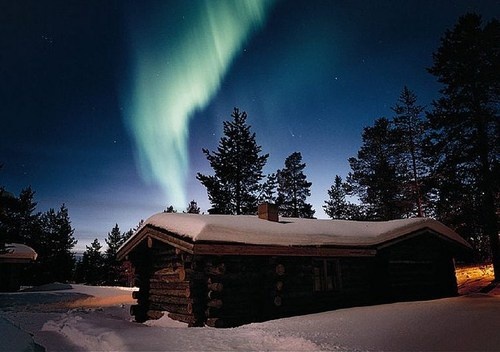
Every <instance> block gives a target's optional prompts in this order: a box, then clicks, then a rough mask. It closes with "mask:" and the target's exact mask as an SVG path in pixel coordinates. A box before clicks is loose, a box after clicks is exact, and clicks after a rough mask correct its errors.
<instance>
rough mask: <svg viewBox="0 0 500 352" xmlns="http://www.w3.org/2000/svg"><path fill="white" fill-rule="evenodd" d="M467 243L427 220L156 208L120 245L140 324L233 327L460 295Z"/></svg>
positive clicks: (261, 210)
mask: <svg viewBox="0 0 500 352" xmlns="http://www.w3.org/2000/svg"><path fill="white" fill-rule="evenodd" d="M469 249H470V245H469V244H468V243H467V242H466V241H465V240H464V239H463V238H462V237H460V236H459V235H458V234H457V233H456V232H454V231H453V230H451V229H450V228H448V227H446V226H445V225H443V224H441V223H440V222H438V221H436V220H433V219H429V218H412V219H402V220H393V221H386V222H367V221H348V220H317V219H297V218H281V219H278V215H277V210H276V208H275V207H274V206H272V205H269V204H264V205H261V206H260V207H259V216H248V215H199V214H184V213H183V214H177V213H159V214H156V215H153V216H152V217H150V218H149V219H148V220H147V221H145V222H144V225H143V226H142V227H141V228H140V229H139V230H138V231H137V232H136V233H135V234H134V235H133V236H132V237H131V238H129V239H128V240H127V242H125V243H124V244H123V245H122V246H121V247H120V249H119V251H118V259H119V260H123V259H128V260H130V261H131V262H132V264H133V266H134V268H135V273H136V280H135V285H136V286H137V287H138V288H139V290H138V291H135V292H133V297H134V298H135V299H136V300H137V304H136V305H133V306H132V307H131V314H132V315H133V316H134V317H135V320H136V321H138V322H143V321H146V320H149V319H158V318H160V317H162V316H163V315H164V314H168V316H169V317H170V318H172V319H175V320H178V321H181V322H185V323H187V324H188V325H189V326H204V325H208V326H213V327H233V326H238V325H242V324H245V323H250V322H258V321H264V320H269V319H275V318H281V317H286V316H292V315H299V314H308V313H314V312H321V311H325V310H331V309H336V308H341V307H351V306H357V305H367V304H378V303H386V302H395V301H404V300H422V299H434V298H441V297H449V296H454V295H457V282H456V277H455V267H454V258H455V257H456V256H458V255H461V254H463V253H467V251H468V250H469Z"/></svg>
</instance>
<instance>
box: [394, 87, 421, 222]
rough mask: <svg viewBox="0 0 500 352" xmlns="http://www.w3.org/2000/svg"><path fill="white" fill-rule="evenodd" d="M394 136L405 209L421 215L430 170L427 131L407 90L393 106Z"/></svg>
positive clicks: (413, 94) (413, 99)
mask: <svg viewBox="0 0 500 352" xmlns="http://www.w3.org/2000/svg"><path fill="white" fill-rule="evenodd" d="M392 110H393V111H394V112H395V114H396V115H395V116H394V119H393V126H394V128H393V134H394V138H395V145H396V153H398V155H399V162H401V163H402V165H401V167H402V172H403V173H404V174H403V182H404V183H403V185H402V191H403V193H404V199H405V200H406V202H407V207H408V208H409V209H411V211H412V213H414V214H415V215H417V216H419V217H422V216H424V204H425V203H426V199H427V197H426V191H425V187H424V181H425V178H426V177H427V176H428V174H429V167H428V164H427V163H426V159H425V157H424V150H425V138H426V129H425V121H424V120H423V116H422V113H423V111H424V107H423V106H421V105H418V104H417V96H416V95H415V93H413V92H412V91H411V90H410V89H408V87H406V86H405V87H404V88H403V91H402V92H401V95H400V97H399V99H398V101H397V103H396V105H395V106H393V107H392Z"/></svg>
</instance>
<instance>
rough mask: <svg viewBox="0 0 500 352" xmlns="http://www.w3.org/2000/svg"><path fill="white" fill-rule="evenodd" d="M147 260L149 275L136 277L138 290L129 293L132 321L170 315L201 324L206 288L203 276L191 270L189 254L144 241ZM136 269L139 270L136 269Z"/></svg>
mask: <svg viewBox="0 0 500 352" xmlns="http://www.w3.org/2000/svg"><path fill="white" fill-rule="evenodd" d="M147 255H148V256H149V258H150V260H151V265H150V270H149V275H148V277H147V278H146V277H145V278H139V280H138V287H139V291H136V292H134V293H133V297H134V298H135V299H137V305H134V306H132V308H131V313H132V314H133V315H134V316H135V320H136V321H139V322H141V321H145V320H148V319H159V318H161V317H163V316H164V315H165V314H167V315H168V316H169V317H170V318H172V319H175V320H178V321H181V322H185V323H187V324H188V325H189V326H201V325H203V324H204V321H205V316H204V312H203V307H204V306H205V299H204V296H205V293H206V289H205V288H204V287H203V282H204V280H203V275H199V274H197V273H196V271H195V270H193V269H192V268H191V267H192V256H190V255H189V254H186V253H184V252H182V251H180V250H178V249H176V248H174V247H171V246H167V245H165V244H162V243H156V242H155V241H153V243H148V253H147ZM139 271H140V270H139Z"/></svg>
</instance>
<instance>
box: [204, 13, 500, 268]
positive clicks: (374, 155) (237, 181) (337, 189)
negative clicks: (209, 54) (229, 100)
mask: <svg viewBox="0 0 500 352" xmlns="http://www.w3.org/2000/svg"><path fill="white" fill-rule="evenodd" d="M498 38H500V26H499V22H498V21H497V20H496V19H493V20H491V21H490V22H488V23H486V24H483V23H482V20H481V17H480V16H479V15H477V14H466V15H464V16H462V17H460V18H459V20H458V22H457V24H456V25H455V26H454V28H453V29H451V30H447V31H446V32H445V34H444V35H443V37H442V38H441V44H440V47H439V48H438V49H437V51H436V52H435V53H434V54H433V65H432V66H431V67H429V68H427V71H428V73H430V74H432V75H433V76H435V77H436V79H437V81H438V82H439V83H441V85H442V88H441V89H440V90H439V98H438V99H436V100H434V101H433V102H432V106H431V109H429V110H426V109H425V107H424V106H422V105H420V104H419V103H418V99H417V96H416V94H415V93H414V92H413V91H411V90H410V89H409V88H408V87H404V88H403V90H402V92H401V94H400V96H399V99H398V100H397V102H396V103H395V104H394V105H393V107H392V111H393V116H392V117H390V118H387V117H381V118H378V119H376V120H375V121H374V124H373V125H372V126H368V127H365V128H364V130H363V133H362V146H361V148H360V149H359V151H358V153H357V155H356V156H354V157H351V158H349V160H348V162H349V165H350V168H351V171H350V172H349V173H348V175H347V177H346V179H345V180H343V179H342V177H341V176H340V175H335V176H334V177H333V178H334V181H333V184H332V186H331V188H330V189H329V190H328V199H327V200H326V201H325V204H324V205H323V208H324V210H325V213H326V214H327V215H328V216H329V217H330V218H332V219H351V220H391V219H401V218H408V217H415V216H420V217H422V216H428V217H433V218H436V219H438V220H440V221H442V222H443V223H445V224H446V225H448V226H450V227H451V228H453V229H454V230H456V231H457V232H458V233H459V234H460V235H462V236H463V237H464V238H465V239H466V240H468V241H469V242H470V243H471V245H472V246H473V248H474V253H475V256H476V259H477V260H492V261H493V264H494V268H495V272H496V273H499V272H500V255H499V237H498V230H497V228H498V214H499V213H500V207H499V199H500V192H499V180H500V172H499V169H500V168H499V150H500V144H499V138H500V137H499V135H500V133H499V131H500V123H499V121H500V120H499V118H498V117H499V116H498V113H499V102H500V94H499V92H500V77H499V73H500V67H499V57H500V55H499V45H498V43H499V42H498ZM231 117H232V120H229V121H225V122H224V126H223V127H224V129H223V137H221V139H220V141H219V144H218V147H217V149H216V150H215V151H209V150H207V149H203V153H204V154H205V156H206V158H207V160H208V162H209V163H210V166H211V168H212V169H213V175H204V174H201V173H198V174H197V179H198V180H199V181H200V182H201V183H202V184H203V185H204V186H205V188H206V190H207V194H208V199H209V201H210V204H211V208H210V209H209V210H208V211H209V213H211V214H255V213H256V209H257V204H258V203H259V202H262V201H270V202H275V203H276V204H277V205H278V206H279V212H280V214H281V216H285V217H305V218H310V217H313V216H314V212H315V211H314V209H312V207H311V205H310V204H309V203H307V197H308V196H310V186H311V183H310V182H309V181H307V177H306V175H305V174H304V168H305V163H303V162H302V156H301V153H300V152H294V153H292V154H291V155H290V156H289V157H287V158H286V160H285V163H284V164H285V165H284V168H283V169H280V170H277V171H276V172H275V173H271V174H269V175H264V174H263V167H264V166H265V164H266V162H267V159H268V157H269V154H263V153H262V147H261V146H259V145H258V144H257V142H256V138H255V133H252V132H251V126H249V125H248V124H247V123H246V119H247V114H246V113H245V112H240V111H239V109H237V108H235V109H234V111H233V112H232V114H231Z"/></svg>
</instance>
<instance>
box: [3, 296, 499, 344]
mask: <svg viewBox="0 0 500 352" xmlns="http://www.w3.org/2000/svg"><path fill="white" fill-rule="evenodd" d="M82 294H87V295H90V294H93V296H94V298H93V300H92V299H90V300H89V299H88V298H87V299H82V297H88V296H82ZM120 297H123V291H120V290H117V289H113V288H95V289H94V288H88V287H77V289H76V290H74V292H72V293H69V292H68V291H64V292H48V293H38V295H33V294H32V293H30V294H27V293H24V294H21V293H16V294H1V295H0V328H1V330H0V331H1V333H0V343H1V342H2V341H4V342H5V341H6V342H5V343H7V342H9V343H10V344H6V345H4V344H3V345H2V346H7V347H9V348H8V349H7V351H8V350H10V349H13V350H22V349H23V348H22V347H29V349H28V350H31V351H37V350H36V346H35V345H34V343H33V341H34V342H36V343H38V344H39V345H41V346H44V347H45V349H46V350H47V351H62V350H64V351H144V350H147V351H179V350H182V351H235V350H240V351H241V350H243V351H265V350H267V351H318V350H324V351H328V350H330V351H332V350H334V351H374V350H378V351H380V350H384V351H396V350H397V351H498V350H500V334H499V333H498V332H499V331H500V296H498V295H497V296H495V295H485V294H474V295H470V296H465V297H456V298H448V299H441V300H433V301H422V302H404V303H395V304H387V305H379V306H370V307H357V308H350V309H340V310H336V311H331V312H325V313H320V314H311V315H305V316H300V317H292V318H287V319H279V320H274V321H268V322H264V323H255V324H250V325H246V326H241V327H238V328H234V329H214V328H208V327H204V328H187V327H186V326H185V325H184V324H180V323H178V322H174V321H172V320H170V319H168V318H166V319H165V318H163V319H161V320H159V321H156V322H154V323H151V324H149V325H145V324H137V323H134V322H131V321H130V316H129V313H128V308H129V306H128V304H123V303H124V302H121V303H117V302H118V301H120V299H118V298H120ZM61 302H62V303H61ZM103 302H108V303H107V304H103V305H102V307H99V306H98V304H97V303H103ZM82 303H84V304H82ZM78 305H81V307H78ZM91 305H94V306H93V307H92V306H91ZM75 306H76V307H75ZM89 306H90V307H89ZM68 307H71V308H68ZM4 319H7V320H8V321H10V322H11V324H10V325H9V324H7V323H6V321H5V320H4ZM30 335H32V336H33V339H31V337H30ZM13 341H15V343H14V342H13ZM13 346H15V347H19V349H17V348H14V347H13ZM38 351H40V349H38Z"/></svg>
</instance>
